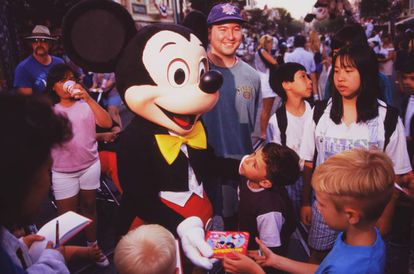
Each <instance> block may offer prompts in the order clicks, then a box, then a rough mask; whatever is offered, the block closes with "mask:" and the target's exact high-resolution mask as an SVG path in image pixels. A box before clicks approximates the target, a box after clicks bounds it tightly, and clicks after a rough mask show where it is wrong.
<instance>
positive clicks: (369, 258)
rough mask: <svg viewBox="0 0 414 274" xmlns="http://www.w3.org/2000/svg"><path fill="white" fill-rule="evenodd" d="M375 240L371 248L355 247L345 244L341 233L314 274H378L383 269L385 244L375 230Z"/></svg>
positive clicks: (382, 271)
mask: <svg viewBox="0 0 414 274" xmlns="http://www.w3.org/2000/svg"><path fill="white" fill-rule="evenodd" d="M375 232H376V234H377V239H376V240H375V243H374V244H373V245H371V246H355V245H348V244H346V243H345V242H344V241H343V239H342V237H343V236H344V233H343V232H341V233H339V235H338V238H336V242H335V245H334V247H333V248H332V250H331V252H329V254H328V256H326V258H325V259H324V260H323V261H322V263H321V264H320V266H319V267H318V269H317V270H316V272H315V274H319V273H335V274H342V273H343V274H348V273H354V274H365V273H366V274H368V273H369V274H380V273H384V267H385V244H384V241H383V240H382V238H381V235H380V234H379V231H378V230H377V229H375Z"/></svg>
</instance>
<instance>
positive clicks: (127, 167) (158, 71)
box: [63, 0, 239, 269]
mask: <svg viewBox="0 0 414 274" xmlns="http://www.w3.org/2000/svg"><path fill="white" fill-rule="evenodd" d="M63 34H64V36H63V39H64V44H65V48H66V51H67V53H68V55H69V56H70V57H71V59H72V60H74V61H75V63H77V64H79V65H80V66H82V67H84V68H86V69H87V70H91V71H97V72H109V71H113V70H115V73H116V82H117V88H118V92H119V93H120V95H121V97H122V98H123V100H124V102H125V104H126V105H127V106H128V107H129V109H130V110H131V111H132V112H134V113H135V114H137V115H136V117H135V118H134V120H133V121H132V122H131V123H130V125H129V126H128V127H127V128H126V129H125V131H124V132H123V133H122V134H121V136H120V149H119V151H118V157H117V158H118V170H119V179H120V182H121V185H122V187H123V190H124V193H123V197H122V202H121V208H120V223H119V226H120V230H121V231H122V233H126V232H127V230H128V227H129V225H130V223H131V222H132V220H133V218H134V217H135V216H138V217H140V218H141V219H142V220H144V221H145V222H147V223H157V224H161V225H163V226H164V227H166V228H167V229H168V230H170V231H171V232H172V233H173V234H175V235H178V236H179V237H180V240H181V244H182V248H183V250H184V253H185V254H186V255H187V257H188V258H189V259H190V260H191V261H192V262H193V263H194V264H195V265H198V266H201V267H203V268H206V269H211V268H212V262H211V260H210V259H209V257H211V256H212V254H213V252H212V250H211V248H210V247H209V246H208V244H207V243H206V242H205V240H204V226H205V225H206V224H207V223H208V220H209V218H211V216H212V207H211V204H210V201H209V200H208V197H207V196H206V194H205V192H204V190H203V182H206V181H207V179H208V178H210V177H212V176H217V175H220V176H227V177H229V178H233V179H236V178H238V177H239V174H238V166H239V161H237V160H232V159H223V158H218V157H216V156H215V155H214V153H213V151H212V150H211V149H210V148H209V147H208V145H207V141H206V140H207V138H206V135H205V131H204V127H203V124H202V122H201V121H200V116H201V114H203V113H205V112H207V111H209V110H210V109H211V108H212V107H213V106H214V105H215V104H216V102H217V100H218V96H219V94H218V89H219V88H220V86H221V84H222V76H221V74H220V73H218V72H215V71H208V62H207V55H206V52H205V50H204V48H203V45H202V43H201V42H200V40H199V39H198V38H197V37H196V36H195V35H194V34H192V32H191V31H190V30H189V29H187V28H185V27H183V26H179V25H168V24H153V25H149V26H146V27H144V28H142V29H140V30H139V31H138V32H137V31H136V30H135V25H134V22H133V20H132V18H131V16H130V15H129V14H128V13H127V11H126V10H125V9H124V8H123V7H122V6H120V5H119V4H116V3H114V2H112V1H106V0H88V1H85V2H81V3H80V4H78V5H76V6H75V7H73V8H72V9H71V10H70V11H69V12H68V14H67V15H66V16H65V18H64V24H63ZM106 39H108V40H106Z"/></svg>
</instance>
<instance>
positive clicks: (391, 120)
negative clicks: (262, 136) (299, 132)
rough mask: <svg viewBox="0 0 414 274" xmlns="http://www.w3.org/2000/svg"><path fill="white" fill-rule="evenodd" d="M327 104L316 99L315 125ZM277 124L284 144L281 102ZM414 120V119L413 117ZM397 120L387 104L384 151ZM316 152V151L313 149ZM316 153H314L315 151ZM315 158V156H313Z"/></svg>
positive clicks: (283, 114)
mask: <svg viewBox="0 0 414 274" xmlns="http://www.w3.org/2000/svg"><path fill="white" fill-rule="evenodd" d="M327 105H328V100H323V101H316V102H315V106H314V110H313V121H314V122H315V125H318V122H319V119H320V118H321V117H322V114H323V112H324V111H325V109H326V106H327ZM276 119H277V125H278V127H279V131H280V141H281V143H282V145H284V146H286V129H287V116H286V106H285V104H283V105H282V106H281V107H280V108H278V109H277V110H276ZM413 120H414V119H413ZM397 122H398V110H397V109H396V108H394V107H391V106H387V112H386V114H385V119H384V130H385V141H384V151H385V149H386V147H387V145H388V143H389V142H390V138H391V135H392V133H393V132H394V131H395V128H396V126H397ZM315 152H316V151H315ZM315 155H316V153H315ZM315 159H316V156H315Z"/></svg>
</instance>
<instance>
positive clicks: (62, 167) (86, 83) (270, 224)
mask: <svg viewBox="0 0 414 274" xmlns="http://www.w3.org/2000/svg"><path fill="white" fill-rule="evenodd" d="M244 24H246V21H245V19H244V18H243V17H242V16H241V14H240V10H239V8H238V7H236V6H234V5H232V4H229V3H221V4H217V5H215V6H214V7H212V9H211V11H210V13H209V14H208V17H207V18H206V26H205V27H206V28H207V31H206V32H205V30H204V32H203V31H202V32H201V33H205V34H204V35H205V36H207V37H205V38H206V39H205V40H206V43H208V46H207V50H206V51H207V57H208V66H209V69H210V70H215V71H218V72H220V73H221V75H222V77H223V84H222V86H221V88H220V96H219V99H218V101H217V103H216V105H215V106H214V107H213V108H212V109H211V110H210V111H208V112H207V113H205V114H203V115H202V118H201V119H202V121H203V124H204V126H205V129H206V131H207V133H208V134H207V142H208V144H209V146H211V147H212V148H213V149H214V152H215V153H216V155H217V156H219V157H224V158H230V159H232V160H234V161H237V162H235V163H237V165H238V175H239V176H238V177H237V176H236V178H237V179H236V178H233V177H234V176H233V177H232V178H229V177H222V176H215V177H208V180H209V181H208V182H202V183H203V185H204V189H205V191H206V193H207V195H208V198H209V200H210V201H211V203H212V206H213V208H212V209H211V210H212V216H211V217H212V222H211V228H210V229H211V230H219V231H246V232H249V234H250V238H249V242H248V253H247V255H243V254H240V253H236V252H235V253H232V256H229V257H225V258H224V260H221V261H218V262H215V261H212V260H210V257H211V255H212V253H211V252H210V250H209V249H204V250H199V251H200V253H201V255H202V256H204V257H206V258H208V260H205V261H203V263H202V264H201V265H202V266H203V267H204V268H210V269H211V268H213V267H214V269H219V268H224V270H225V271H226V272H228V273H285V272H289V273H409V268H410V263H411V264H412V263H413V262H412V257H411V258H410V252H411V253H413V252H414V249H413V246H412V244H413V243H414V239H413V235H414V222H413V212H414V211H413V209H414V174H413V172H412V160H413V156H414V125H413V124H414V119H412V118H413V114H414V95H413V94H414V53H413V52H412V50H413V49H412V48H411V46H412V45H411V42H412V39H413V38H414V34H413V31H412V30H410V29H404V28H402V27H401V26H400V27H398V28H397V33H396V35H395V37H394V39H392V38H393V37H391V35H390V34H388V33H382V32H376V31H375V30H373V29H372V25H362V24H357V23H354V24H352V25H346V26H344V27H342V28H341V29H340V30H338V31H337V32H336V33H334V34H318V33H317V32H316V31H313V30H312V31H310V32H309V33H300V34H296V35H295V36H293V37H286V38H285V37H281V36H279V35H277V33H276V32H274V33H272V34H265V33H263V34H255V35H253V34H252V33H249V32H248V31H247V29H246V28H244ZM256 35H257V36H256ZM25 39H26V40H27V41H28V42H29V43H30V45H31V47H32V54H31V55H30V56H28V57H27V58H26V59H24V60H23V61H22V62H21V63H20V64H19V65H18V66H17V67H16V70H15V78H14V89H15V93H16V94H13V95H1V97H0V121H1V122H2V123H1V124H3V125H5V126H4V128H5V129H7V130H6V131H5V132H4V133H3V134H1V135H0V144H1V146H2V156H1V157H0V171H1V173H2V174H3V179H2V180H1V183H2V184H3V189H6V190H7V191H3V192H1V193H0V205H1V207H0V272H1V273H3V271H4V273H69V270H68V268H67V266H66V263H67V262H69V261H70V260H72V259H74V258H77V257H80V258H87V259H89V260H90V261H93V262H95V263H96V265H98V266H99V267H106V266H108V265H109V260H108V258H107V256H106V255H105V254H104V253H103V252H102V251H101V249H100V247H99V243H98V241H97V235H96V224H97V222H96V219H97V214H96V190H97V189H98V188H99V187H100V178H101V175H102V174H106V175H108V176H109V177H110V178H111V179H112V181H113V182H114V184H115V186H116V188H117V189H118V191H119V192H120V193H122V192H123V190H122V182H121V183H120V182H119V178H118V169H117V149H118V140H119V138H122V132H123V130H125V129H126V128H127V127H128V123H129V121H128V120H124V119H122V118H123V117H121V116H122V115H121V114H120V112H121V111H125V106H124V102H123V101H122V99H121V96H120V95H119V93H118V91H117V86H116V75H115V74H114V73H94V72H87V71H83V70H82V68H80V67H79V66H77V65H76V64H74V63H73V62H72V61H71V60H70V59H69V57H68V56H64V58H59V57H55V56H53V55H51V53H50V50H49V49H50V44H51V43H52V42H53V41H55V40H56V38H55V37H54V36H52V35H51V33H50V31H49V29H48V28H47V27H46V26H43V25H37V26H35V27H34V29H33V31H32V33H31V34H30V35H28V36H26V38H25ZM200 40H203V39H200ZM203 42H204V41H203ZM187 154H188V152H187ZM187 157H188V155H187ZM188 170H189V175H188V176H189V177H192V178H193V179H192V180H197V179H198V178H195V177H196V176H195V175H194V172H193V170H192V168H191V167H190V168H189V169H188ZM137 172H139V170H137ZM191 172H193V173H192V174H191ZM210 180H211V181H210ZM199 183H201V182H199ZM189 184H190V183H189ZM49 185H51V191H52V193H53V197H54V200H55V202H56V205H57V213H58V214H59V215H60V214H63V213H65V212H67V211H79V213H80V214H82V215H84V216H86V217H88V218H90V219H91V220H92V223H91V225H89V226H88V227H87V228H86V229H85V231H84V233H85V236H86V240H87V242H86V243H85V245H84V246H60V247H52V244H51V243H49V244H48V246H47V248H46V249H45V251H44V252H43V253H42V256H41V257H40V259H38V260H37V261H34V260H32V259H31V257H30V255H29V253H28V248H30V246H31V244H32V243H33V242H34V241H39V240H43V238H42V237H41V236H37V235H33V234H28V235H19V234H18V233H19V231H20V228H22V227H26V226H28V225H30V224H32V223H33V221H34V218H35V216H36V214H38V209H39V207H40V204H41V202H42V201H43V199H44V197H45V195H46V194H47V193H48V191H49ZM195 193H196V192H193V194H192V195H195ZM202 194H203V193H201V194H200V195H199V196H202ZM160 195H161V194H160ZM130 202H131V201H130ZM142 221H144V222H145V220H142ZM301 226H303V227H306V228H307V229H308V238H307V243H306V245H307V248H309V249H310V256H309V260H308V261H307V262H298V261H295V260H292V259H291V258H288V257H287V256H288V246H289V242H290V240H291V237H292V235H293V233H294V231H295V230H296V229H297V228H298V227H301ZM169 230H170V229H169V228H166V227H163V226H160V225H157V224H142V225H140V226H139V227H138V228H135V229H132V230H130V231H129V232H128V233H127V234H126V235H119V236H120V240H119V242H118V244H117V246H116V248H115V254H114V263H115V266H116V268H117V271H118V272H119V273H176V267H177V264H176V262H177V257H178V258H179V257H180V254H179V253H177V250H178V249H177V248H176V241H177V240H175V237H176V234H177V233H176V231H171V230H170V231H169ZM178 234H180V232H178ZM203 235H204V234H203ZM19 236H22V237H21V238H20V239H19ZM183 255H184V254H183ZM186 255H188V254H186ZM181 256H182V255H181ZM411 256H412V255H411ZM189 259H190V260H188V259H186V258H185V256H184V258H182V261H183V263H184V272H185V273H187V272H188V273H191V271H193V269H197V267H193V266H192V265H191V262H190V261H191V258H189ZM410 259H411V262H410ZM224 270H222V271H224ZM194 273H195V272H194Z"/></svg>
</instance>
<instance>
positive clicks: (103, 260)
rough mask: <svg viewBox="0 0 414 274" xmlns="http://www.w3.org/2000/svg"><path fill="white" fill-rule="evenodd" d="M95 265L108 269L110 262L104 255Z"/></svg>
mask: <svg viewBox="0 0 414 274" xmlns="http://www.w3.org/2000/svg"><path fill="white" fill-rule="evenodd" d="M95 264H96V265H97V266H99V267H102V268H103V267H107V266H108V265H109V260H108V258H107V257H106V255H105V254H103V253H102V256H101V258H100V259H99V261H96V262H95Z"/></svg>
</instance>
